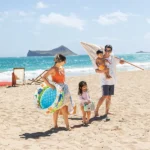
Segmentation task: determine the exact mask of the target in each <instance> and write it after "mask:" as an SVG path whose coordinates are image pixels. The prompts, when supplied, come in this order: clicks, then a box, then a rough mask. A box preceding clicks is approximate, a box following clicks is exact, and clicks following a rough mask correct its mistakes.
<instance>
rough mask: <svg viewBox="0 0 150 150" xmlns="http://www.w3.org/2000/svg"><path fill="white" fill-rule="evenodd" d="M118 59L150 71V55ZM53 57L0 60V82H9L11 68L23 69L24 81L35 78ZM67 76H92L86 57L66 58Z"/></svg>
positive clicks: (125, 68) (127, 67) (121, 67)
mask: <svg viewBox="0 0 150 150" xmlns="http://www.w3.org/2000/svg"><path fill="white" fill-rule="evenodd" d="M116 56H118V57H119V58H124V60H126V61H129V62H131V63H133V64H135V65H138V66H139V67H142V68H144V69H145V70H150V53H143V54H139V53H137V54H119V55H116ZM53 60H54V57H9V58H0V81H11V73H12V70H13V68H20V67H24V68H25V71H26V72H25V76H26V79H32V78H35V77H37V76H38V75H39V74H40V73H42V72H43V71H44V70H45V69H49V68H50V67H51V66H53V64H54V61H53ZM65 70H66V75H67V76H77V75H85V74H93V73H95V72H94V69H93V66H92V63H91V61H90V58H89V56H88V55H79V56H68V57H67V63H66V65H65ZM134 70H139V69H137V68H135V67H133V66H131V65H128V64H124V65H118V66H117V71H134Z"/></svg>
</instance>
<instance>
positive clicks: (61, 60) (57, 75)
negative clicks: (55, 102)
mask: <svg viewBox="0 0 150 150" xmlns="http://www.w3.org/2000/svg"><path fill="white" fill-rule="evenodd" d="M54 62H55V64H54V66H53V67H52V68H50V70H48V72H47V73H46V74H45V75H44V76H43V81H44V82H45V83H46V84H47V86H49V87H51V88H55V87H54V86H53V85H52V84H50V82H49V76H51V78H52V81H54V82H56V83H57V84H59V85H60V86H61V88H62V90H63V91H64V105H63V107H61V108H60V109H59V110H57V111H55V112H54V113H53V121H54V128H58V125H57V120H58V114H59V112H61V113H62V115H63V118H64V121H65V124H66V128H67V130H71V128H70V127H69V121H68V112H69V113H72V112H73V110H74V103H73V101H72V99H71V95H70V92H69V89H68V85H67V84H65V71H64V68H63V67H62V66H63V65H64V64H65V63H66V57H65V56H63V55H61V54H58V55H56V57H55V59H54Z"/></svg>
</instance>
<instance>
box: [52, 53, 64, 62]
mask: <svg viewBox="0 0 150 150" xmlns="http://www.w3.org/2000/svg"><path fill="white" fill-rule="evenodd" d="M65 60H66V57H65V56H63V55H62V54H57V55H56V56H55V58H54V62H55V64H56V63H60V62H63V61H65Z"/></svg>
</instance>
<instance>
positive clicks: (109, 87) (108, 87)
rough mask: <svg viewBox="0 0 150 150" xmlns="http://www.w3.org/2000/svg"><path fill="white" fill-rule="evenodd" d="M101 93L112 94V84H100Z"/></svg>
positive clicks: (104, 94)
mask: <svg viewBox="0 0 150 150" xmlns="http://www.w3.org/2000/svg"><path fill="white" fill-rule="evenodd" d="M102 95H103V96H108V95H114V85H103V86H102Z"/></svg>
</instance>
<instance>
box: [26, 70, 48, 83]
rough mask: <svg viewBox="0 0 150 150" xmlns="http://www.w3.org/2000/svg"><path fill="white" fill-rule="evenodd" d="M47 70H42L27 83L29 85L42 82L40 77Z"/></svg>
mask: <svg viewBox="0 0 150 150" xmlns="http://www.w3.org/2000/svg"><path fill="white" fill-rule="evenodd" d="M47 71H48V70H45V71H43V72H42V73H41V74H40V75H39V76H37V77H36V78H35V79H32V80H30V81H31V82H30V83H29V84H30V85H31V84H33V83H35V84H41V83H42V82H43V80H42V77H43V75H44V74H45V73H46V72H47Z"/></svg>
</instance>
